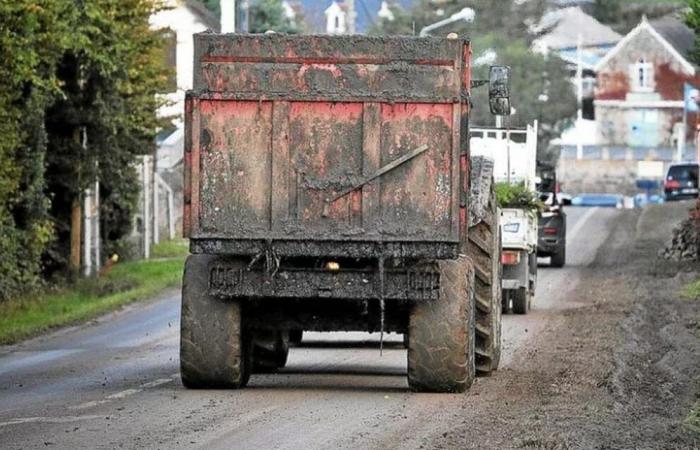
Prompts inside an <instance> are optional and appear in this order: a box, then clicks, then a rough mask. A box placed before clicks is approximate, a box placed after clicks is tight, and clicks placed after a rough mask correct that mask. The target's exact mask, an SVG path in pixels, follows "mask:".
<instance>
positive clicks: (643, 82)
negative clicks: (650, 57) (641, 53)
mask: <svg viewBox="0 0 700 450" xmlns="http://www.w3.org/2000/svg"><path fill="white" fill-rule="evenodd" d="M630 69H631V70H630V78H631V81H632V83H631V85H632V90H633V91H636V92H652V91H653V90H654V65H653V64H652V63H650V62H648V61H647V60H646V59H645V58H639V60H638V61H637V62H636V63H635V64H633V65H632V67H631V68H630Z"/></svg>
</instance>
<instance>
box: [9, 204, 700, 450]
mask: <svg viewBox="0 0 700 450" xmlns="http://www.w3.org/2000/svg"><path fill="white" fill-rule="evenodd" d="M687 207H688V206H687V205H683V204H667V205H664V206H661V207H652V208H650V209H647V210H645V212H643V213H641V212H638V211H617V210H611V209H589V210H586V209H576V208H571V209H570V210H569V211H568V218H569V221H570V223H569V225H570V228H569V233H570V234H569V237H568V244H567V246H568V250H567V253H568V257H569V261H568V263H567V266H566V267H565V268H563V269H552V268H548V267H546V264H544V265H543V267H542V270H541V272H540V274H539V282H538V284H539V285H538V289H537V290H538V292H537V299H536V303H535V309H534V310H533V311H532V312H531V313H530V314H528V315H527V316H507V317H505V318H504V324H503V332H504V341H503V355H502V360H501V369H500V370H498V371H497V372H496V373H495V374H493V375H492V376H490V377H485V378H478V379H477V380H476V382H475V384H474V386H473V387H472V389H471V390H469V391H468V392H467V393H465V394H458V395H445V394H414V393H411V392H410V391H409V390H408V386H407V384H406V377H405V375H406V351H405V349H404V348H403V346H402V345H401V336H397V335H391V336H389V337H388V338H387V342H386V345H385V348H384V356H382V357H379V351H378V342H377V338H376V337H373V336H369V335H366V334H360V335H359V336H356V335H353V336H350V337H348V335H345V334H340V333H330V334H310V336H309V339H308V341H307V340H306V337H305V342H306V344H305V345H304V346H302V347H300V348H295V349H293V350H292V351H291V352H290V359H289V363H288V366H287V367H286V368H285V369H283V370H282V371H281V373H279V374H264V375H254V376H253V377H252V378H251V383H250V385H249V387H248V388H247V389H244V390H240V391H235V390H233V391H230V390H187V389H184V387H183V386H182V384H181V382H180V378H179V373H178V365H179V362H178V358H177V354H178V344H179V333H178V328H177V323H178V321H179V300H180V299H179V295H177V294H173V293H169V294H168V293H164V297H163V298H162V299H160V300H155V301H153V302H149V303H145V304H142V305H134V306H132V307H130V308H128V309H127V310H125V311H123V312H121V313H116V314H113V315H109V316H106V317H104V318H102V319H100V320H98V321H96V322H95V323H93V324H89V325H87V326H82V327H76V328H74V329H67V330H62V331H60V332H58V333H55V334H53V335H49V336H45V337H42V338H39V339H35V340H32V341H28V342H25V343H23V344H20V345H17V346H13V347H6V348H2V347H0V448H3V449H4V448H8V449H24V448H43V447H44V446H48V447H49V448H61V449H63V448H65V449H74V448H105V449H112V448H207V449H215V448H226V449H228V448H243V449H257V448H264V449H268V448H269V449H272V448H284V449H288V448H295V449H296V448H298V449H305V450H306V449H326V448H343V449H357V448H378V449H385V448H410V449H414V448H425V449H432V448H445V449H452V448H459V449H463V448H467V449H472V448H474V449H476V448H479V449H512V448H515V449H546V450H550V449H552V450H553V449H674V448H675V449H693V448H700V437H698V436H697V435H693V434H691V432H690V431H688V430H686V429H684V428H683V427H682V426H681V423H682V421H683V419H684V417H685V416H686V415H687V414H688V412H689V410H690V407H691V405H692V403H693V402H694V400H695V395H696V392H700V386H698V385H697V380H698V379H699V377H700V348H699V345H698V342H700V341H699V340H698V338H697V335H698V333H699V331H698V320H697V319H698V316H699V315H700V302H698V301H695V302H691V301H685V300H680V299H679V296H678V290H679V288H680V287H681V286H682V285H683V284H685V283H686V282H687V281H690V280H692V279H695V277H697V276H698V272H697V271H696V270H698V269H697V268H693V267H689V266H688V265H687V264H674V263H669V262H667V261H662V260H660V259H659V258H657V256H656V255H657V251H658V250H659V249H660V248H661V247H662V245H663V243H664V240H666V239H668V238H669V237H670V236H671V229H672V227H673V226H674V225H675V224H676V223H677V222H678V221H679V220H681V219H682V218H683V217H684V216H685V214H686V213H687V211H686V210H687ZM543 262H544V261H543ZM375 336H376V335H375Z"/></svg>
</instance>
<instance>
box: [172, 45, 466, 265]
mask: <svg viewBox="0 0 700 450" xmlns="http://www.w3.org/2000/svg"><path fill="white" fill-rule="evenodd" d="M195 43H196V52H195V53H196V55H195V90H194V91H193V92H190V93H189V94H188V100H187V105H188V106H187V110H186V122H187V133H186V155H185V164H186V171H185V172H186V183H187V185H188V186H187V187H186V198H185V204H186V213H187V214H188V217H187V218H186V220H185V223H186V224H187V227H186V234H187V235H188V236H189V237H191V238H194V239H198V240H201V241H202V242H204V240H206V241H207V242H216V240H229V241H236V240H239V241H241V243H240V245H239V244H237V245H238V248H251V249H253V248H258V247H256V244H242V242H243V241H246V240H247V241H248V242H252V241H253V240H258V241H260V242H271V241H277V242H282V241H285V242H293V241H306V242H308V241H318V242H333V241H343V242H353V241H354V242H357V243H358V245H360V243H362V245H367V244H368V243H371V242H380V243H382V245H383V246H385V245H388V244H390V243H392V242H396V243H400V242H414V243H427V242H435V243H457V242H459V240H460V230H461V229H463V228H464V226H463V224H462V223H461V222H463V221H464V220H465V218H463V217H461V214H460V210H461V209H463V208H461V206H463V205H460V201H463V198H464V197H463V194H464V193H463V192H462V191H463V189H462V184H463V183H464V181H465V180H464V177H465V174H464V173H463V172H464V171H465V168H464V167H462V165H463V159H464V157H465V155H466V154H467V153H468V149H467V148H466V144H465V143H466V142H467V140H466V139H464V137H463V136H462V134H463V133H464V132H465V131H466V117H467V112H468V106H467V103H468V102H467V97H466V96H467V95H468V86H469V83H466V84H465V80H467V81H468V80H469V78H468V74H465V72H466V71H467V70H468V61H465V60H464V59H465V58H469V54H470V52H469V50H468V48H469V47H468V43H465V42H464V41H459V40H454V41H449V40H444V39H417V38H391V39H386V38H381V39H379V38H366V37H365V38H362V37H352V38H343V37H318V36H314V37H289V36H284V37H282V36H277V37H274V36H273V37H270V36H237V35H223V36H221V35H211V34H203V35H198V36H197V38H196V39H195ZM273 44H276V45H273ZM215 66H216V67H215ZM224 66H225V67H228V69H226V68H225V67H224ZM229 69H231V70H230V71H229ZM309 73H315V74H314V75H313V76H311V78H309V76H310V75H309ZM321 73H325V74H326V75H328V76H327V77H326V78H323V77H324V76H326V75H323V76H322V75H321ZM290 74H291V75H290ZM292 75H293V76H292ZM322 78H323V79H322ZM280 80H281V81H280ZM310 80H313V82H310ZM460 158H461V159H460ZM188 200H189V202H188ZM212 240H213V241H212ZM222 242H223V241H222ZM214 245H215V246H219V247H221V248H224V247H225V248H230V247H229V246H227V245H224V244H214ZM319 245H321V244H319ZM323 245H325V244H323ZM421 245H422V244H421ZM285 248H287V247H285ZM397 248H398V247H397ZM207 249H211V247H210V245H209V244H207ZM401 249H402V250H401V251H402V252H403V251H406V250H407V249H406V248H404V247H401ZM425 249H426V248H425V247H420V248H418V247H416V251H419V253H420V254H426V253H425ZM436 249H437V250H436V252H438V253H440V254H441V255H448V254H453V250H449V249H446V248H445V247H436ZM307 250H309V251H311V248H310V247H309V249H307ZM251 251H252V250H251ZM288 251H291V252H293V251H294V250H293V247H289V250H288ZM314 251H319V250H318V249H315V250H314ZM408 251H411V250H410V249H408ZM375 252H376V249H374V248H372V253H375ZM428 254H430V252H429V251H428Z"/></svg>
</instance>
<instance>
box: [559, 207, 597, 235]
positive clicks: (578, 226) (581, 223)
mask: <svg viewBox="0 0 700 450" xmlns="http://www.w3.org/2000/svg"><path fill="white" fill-rule="evenodd" d="M599 209H600V206H596V207H594V208H591V209H589V210H588V211H586V214H584V215H583V217H581V218H580V219H579V220H578V222H576V225H575V226H574V227H573V228H572V229H571V230H569V231H568V232H567V234H568V235H570V236H576V234H577V233H578V232H579V231H581V228H583V227H584V226H585V225H586V222H588V219H590V218H591V217H592V216H593V214H595V213H596V211H598V210H599Z"/></svg>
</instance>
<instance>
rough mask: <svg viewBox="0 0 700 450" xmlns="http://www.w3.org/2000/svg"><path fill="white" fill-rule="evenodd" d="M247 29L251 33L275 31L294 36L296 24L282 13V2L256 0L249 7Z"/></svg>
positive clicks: (296, 29)
mask: <svg viewBox="0 0 700 450" xmlns="http://www.w3.org/2000/svg"><path fill="white" fill-rule="evenodd" d="M248 21H249V24H248V28H249V31H250V32H251V33H264V32H266V31H276V32H278V33H288V34H296V33H298V32H299V30H298V28H297V26H296V24H295V23H294V22H293V21H292V20H290V19H289V18H288V17H287V16H285V13H284V7H283V6H282V0H258V1H257V2H255V3H254V4H253V5H251V7H250V15H249V19H248Z"/></svg>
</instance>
